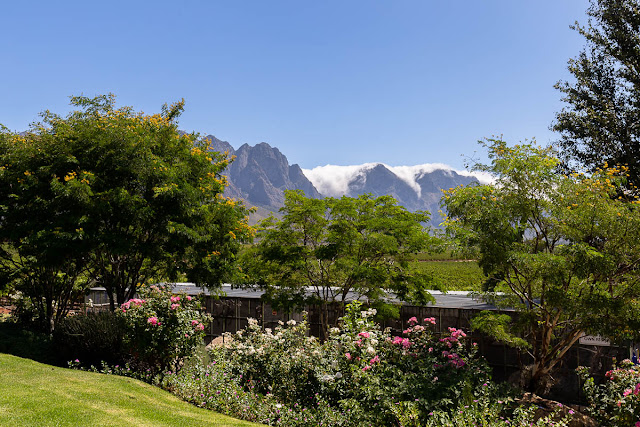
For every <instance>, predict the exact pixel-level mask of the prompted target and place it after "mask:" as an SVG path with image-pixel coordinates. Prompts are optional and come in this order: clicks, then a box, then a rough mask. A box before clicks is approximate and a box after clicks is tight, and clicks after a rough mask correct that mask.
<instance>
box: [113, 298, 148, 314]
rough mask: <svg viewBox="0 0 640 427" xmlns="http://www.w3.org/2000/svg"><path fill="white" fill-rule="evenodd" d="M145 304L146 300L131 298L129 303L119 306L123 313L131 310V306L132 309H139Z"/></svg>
mask: <svg viewBox="0 0 640 427" xmlns="http://www.w3.org/2000/svg"><path fill="white" fill-rule="evenodd" d="M145 302H147V301H146V300H143V299H140V298H132V299H130V300H129V301H127V302H125V303H124V304H122V305H121V306H120V309H121V310H122V311H123V312H126V311H127V310H129V309H130V308H131V306H133V307H139V306H141V305H142V304H144V303H145Z"/></svg>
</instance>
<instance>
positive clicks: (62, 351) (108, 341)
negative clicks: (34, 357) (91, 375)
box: [53, 311, 126, 366]
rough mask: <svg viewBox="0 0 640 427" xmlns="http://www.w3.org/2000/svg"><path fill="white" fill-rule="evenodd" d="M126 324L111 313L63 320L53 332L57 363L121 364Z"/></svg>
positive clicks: (85, 364)
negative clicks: (75, 361)
mask: <svg viewBox="0 0 640 427" xmlns="http://www.w3.org/2000/svg"><path fill="white" fill-rule="evenodd" d="M124 335H125V325H124V321H123V319H122V317H120V316H118V315H117V314H116V313H113V312H110V311H104V312H99V313H87V314H80V315H76V316H69V317H66V318H64V319H63V320H62V321H61V322H60V323H59V324H58V325H57V327H56V329H55V330H54V333H53V344H54V348H55V349H56V353H57V357H58V359H59V362H62V363H64V362H67V361H69V360H74V359H78V360H80V361H81V363H82V365H84V366H90V365H97V364H100V363H101V362H103V361H104V362H106V363H112V364H116V363H122V362H123V361H124V360H125V358H126V354H125V352H124V347H123V337H124Z"/></svg>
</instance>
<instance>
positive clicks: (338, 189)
mask: <svg viewBox="0 0 640 427" xmlns="http://www.w3.org/2000/svg"><path fill="white" fill-rule="evenodd" d="M380 164H381V165H383V166H384V167H386V168H387V169H389V170H390V171H391V172H393V173H394V174H395V175H396V176H397V177H398V178H400V179H401V180H403V181H404V182H406V183H407V184H408V185H409V186H410V187H411V188H413V190H414V191H415V192H416V194H417V195H418V197H420V190H421V189H420V185H419V184H418V182H417V179H418V178H420V177H421V176H422V175H424V174H427V173H431V172H433V171H436V170H444V171H446V172H449V173H451V172H456V173H458V174H459V175H463V176H473V177H475V178H476V179H477V180H478V181H480V183H481V184H488V183H491V182H493V178H492V176H491V175H490V174H488V173H485V172H469V171H466V170H462V171H461V170H455V169H453V168H452V167H451V166H449V165H446V164H443V163H425V164H422V165H415V166H389V165H385V164H384V163H365V164H362V165H350V166H338V165H326V166H316V167H315V168H313V169H302V172H303V173H304V174H305V176H306V177H307V178H308V179H309V181H311V182H312V183H313V185H314V186H315V187H316V189H317V190H318V191H319V192H320V193H321V194H322V195H324V196H330V197H340V196H343V195H344V194H346V193H347V191H348V189H349V184H350V183H351V182H352V181H354V180H355V179H356V178H357V177H358V176H359V175H361V174H362V173H364V172H366V171H367V170H369V169H373V168H374V167H375V166H377V165H380Z"/></svg>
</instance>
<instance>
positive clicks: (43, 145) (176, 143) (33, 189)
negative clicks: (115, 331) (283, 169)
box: [0, 95, 253, 323]
mask: <svg viewBox="0 0 640 427" xmlns="http://www.w3.org/2000/svg"><path fill="white" fill-rule="evenodd" d="M71 104H72V105H73V106H74V107H77V108H78V109H77V110H76V111H73V112H72V113H70V114H69V115H68V116H67V117H60V116H58V115H55V114H52V113H50V112H48V111H47V112H45V113H43V114H42V122H41V123H38V124H35V125H34V126H33V127H32V128H31V129H30V131H29V132H26V133H25V134H24V135H15V134H10V133H7V132H5V134H4V137H3V138H4V141H5V142H4V143H3V145H2V147H3V151H2V152H0V156H1V158H0V164H2V165H3V169H2V171H1V172H0V188H2V190H0V196H1V199H0V208H1V209H2V214H1V216H0V239H2V241H3V242H4V245H5V246H4V247H3V248H4V249H5V251H4V254H3V255H4V256H3V259H4V266H5V271H6V272H8V274H11V275H12V277H14V278H15V279H16V280H18V281H23V280H25V277H30V278H31V281H32V282H34V283H40V284H42V278H43V277H44V276H43V275H42V274H40V273H36V272H37V271H38V270H37V268H36V267H38V268H47V269H48V270H47V271H49V270H50V271H51V275H52V276H54V277H56V278H57V279H56V280H62V278H64V279H65V280H68V281H69V286H71V283H74V284H75V285H78V284H79V283H80V282H82V283H85V284H88V283H91V284H94V285H98V286H104V287H105V288H106V289H107V292H108V293H109V296H110V298H111V305H112V307H114V306H115V305H116V304H122V303H123V302H125V301H126V300H128V299H129V298H131V297H132V296H133V294H134V293H135V292H136V289H137V286H138V284H140V283H145V282H149V281H153V280H161V279H177V278H184V277H186V278H188V279H190V280H194V281H196V282H197V283H199V284H201V285H205V286H209V287H213V286H216V285H217V284H219V283H220V282H222V281H223V280H229V279H230V278H231V276H232V275H233V274H234V272H235V271H237V270H236V268H235V267H234V266H233V259H234V257H235V254H236V252H237V251H238V249H239V247H240V245H241V243H242V242H243V241H246V240H247V239H249V238H250V237H251V234H252V231H253V230H252V228H251V227H249V226H248V225H247V219H248V218H247V216H246V215H247V209H245V207H244V206H243V205H242V204H239V203H236V202H235V201H233V200H229V199H226V198H224V197H223V196H222V192H223V191H224V188H225V180H224V177H222V176H221V175H220V173H221V171H222V170H224V169H225V168H226V166H227V164H228V162H229V159H227V158H226V157H225V156H223V155H221V154H219V153H214V152H211V150H210V149H209V146H208V141H206V140H202V139H199V138H198V137H197V136H196V135H189V134H184V133H181V132H179V131H178V129H177V118H178V117H179V115H180V113H181V112H182V109H183V103H182V102H179V103H177V104H174V105H171V106H164V107H163V109H162V112H161V113H160V114H154V115H146V114H144V113H141V112H135V111H133V109H131V108H130V107H122V108H116V106H115V98H114V97H113V96H112V95H107V96H99V97H96V98H86V97H72V98H71ZM18 266H21V267H20V269H18V268H17V267H18ZM23 267H24V268H23ZM69 269H71V270H72V271H73V274H72V273H71V272H69V271H67V270H69ZM18 272H20V273H21V274H18ZM74 277H76V279H73V278H74ZM78 280H80V282H79V281H78ZM21 289H24V290H25V291H26V292H25V293H26V294H27V295H28V296H30V297H32V299H33V300H34V301H39V300H40V299H41V297H42V296H43V293H42V292H41V291H39V290H27V289H26V288H25V287H24V286H23V287H22V288H21ZM54 293H55V292H54ZM47 304H49V303H47ZM53 305H56V303H54V304H53ZM57 305H58V307H61V306H62V304H60V303H57ZM47 313H48V311H47ZM46 317H51V315H50V313H48V314H47V315H46ZM50 323H51V322H50Z"/></svg>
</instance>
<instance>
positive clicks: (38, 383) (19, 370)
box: [0, 354, 259, 426]
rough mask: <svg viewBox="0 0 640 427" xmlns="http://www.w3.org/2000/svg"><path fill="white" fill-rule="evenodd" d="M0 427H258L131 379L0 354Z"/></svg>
mask: <svg viewBox="0 0 640 427" xmlns="http://www.w3.org/2000/svg"><path fill="white" fill-rule="evenodd" d="M0 425H2V426H124V425H126V426H205V425H206V426H258V425H259V424H253V423H249V422H246V421H240V420H236V419H234V418H230V417H226V416H224V415H220V414H217V413H214V412H211V411H208V410H205V409H201V408H196V407H195V406H192V405H190V404H188V403H186V402H183V401H181V400H180V399H178V398H177V397H175V396H173V395H172V394H170V393H168V392H166V391H164V390H161V389H159V388H157V387H154V386H151V385H149V384H145V383H143V382H140V381H136V380H133V379H131V378H125V377H119V376H114V375H103V374H96V373H90V372H83V371H77V370H71V369H64V368H58V367H54V366H51V365H44V364H41V363H38V362H34V361H33V360H30V359H22V358H19V357H16V356H11V355H7V354H0Z"/></svg>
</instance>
